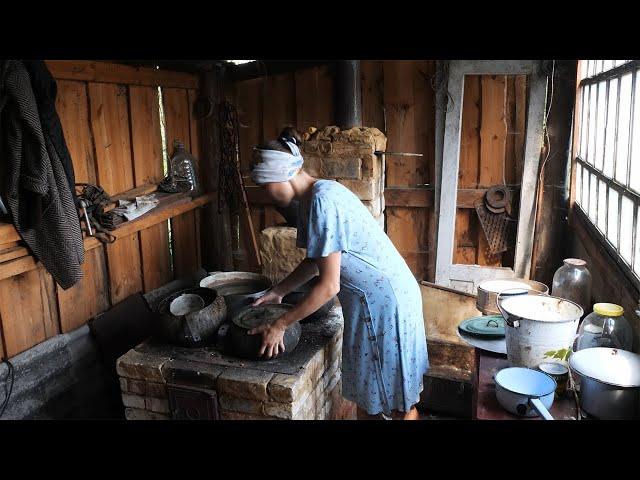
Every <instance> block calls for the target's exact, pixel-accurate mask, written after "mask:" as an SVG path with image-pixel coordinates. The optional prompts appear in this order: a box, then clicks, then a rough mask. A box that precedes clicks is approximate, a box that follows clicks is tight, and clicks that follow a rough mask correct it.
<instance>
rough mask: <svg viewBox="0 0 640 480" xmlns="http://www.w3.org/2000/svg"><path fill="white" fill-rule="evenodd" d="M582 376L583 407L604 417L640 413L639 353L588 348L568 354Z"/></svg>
mask: <svg viewBox="0 0 640 480" xmlns="http://www.w3.org/2000/svg"><path fill="white" fill-rule="evenodd" d="M569 366H570V367H571V369H572V370H573V371H574V372H575V373H577V374H578V376H579V379H580V407H581V408H582V409H583V410H584V411H585V412H586V413H587V414H589V415H591V416H593V417H595V418H598V419H601V420H627V419H636V418H638V417H639V416H640V412H639V410H640V355H636V354H635V353H631V352H628V351H626V350H620V349H617V348H604V347H595V348H585V349H583V350H579V351H577V352H574V353H573V354H572V355H571V356H570V357H569Z"/></svg>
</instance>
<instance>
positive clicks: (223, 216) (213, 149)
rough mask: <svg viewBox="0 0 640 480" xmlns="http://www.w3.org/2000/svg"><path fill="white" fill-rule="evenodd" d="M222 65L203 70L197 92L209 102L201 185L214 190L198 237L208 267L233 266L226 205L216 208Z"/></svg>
mask: <svg viewBox="0 0 640 480" xmlns="http://www.w3.org/2000/svg"><path fill="white" fill-rule="evenodd" d="M223 86H224V67H218V66H217V67H214V70H212V71H208V72H204V74H203V77H202V88H201V92H200V95H201V96H202V97H204V98H208V99H209V101H210V102H211V104H212V108H211V110H210V113H209V115H207V116H206V117H205V118H204V119H202V159H201V160H200V165H201V169H200V171H201V176H202V185H203V186H204V188H205V190H206V191H207V192H213V193H214V200H213V201H212V202H211V203H210V204H208V205H206V206H205V207H204V208H203V209H202V212H201V215H202V216H201V228H200V239H201V244H202V266H203V267H204V268H205V269H206V270H207V271H217V270H220V271H229V270H233V256H232V246H231V225H230V218H229V209H228V208H227V207H224V208H223V209H222V211H221V212H219V211H218V165H219V163H220V126H219V125H218V112H219V106H220V103H221V102H222V101H223V100H224V88H223Z"/></svg>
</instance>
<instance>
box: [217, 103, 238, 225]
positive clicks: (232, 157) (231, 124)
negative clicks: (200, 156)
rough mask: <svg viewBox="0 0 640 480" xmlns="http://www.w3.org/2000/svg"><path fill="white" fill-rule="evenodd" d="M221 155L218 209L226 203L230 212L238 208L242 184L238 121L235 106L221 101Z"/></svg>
mask: <svg viewBox="0 0 640 480" xmlns="http://www.w3.org/2000/svg"><path fill="white" fill-rule="evenodd" d="M220 128H221V132H220V137H221V152H222V153H221V156H220V164H219V167H218V192H219V195H218V211H219V212H221V211H222V207H223V206H224V205H225V204H226V205H227V206H228V207H229V212H230V213H231V214H236V213H238V211H239V210H240V206H241V205H240V203H241V202H240V199H241V198H242V184H241V180H240V147H239V135H238V132H239V123H238V111H237V110H236V107H235V106H234V105H233V104H231V103H229V102H223V103H222V104H221V108H220Z"/></svg>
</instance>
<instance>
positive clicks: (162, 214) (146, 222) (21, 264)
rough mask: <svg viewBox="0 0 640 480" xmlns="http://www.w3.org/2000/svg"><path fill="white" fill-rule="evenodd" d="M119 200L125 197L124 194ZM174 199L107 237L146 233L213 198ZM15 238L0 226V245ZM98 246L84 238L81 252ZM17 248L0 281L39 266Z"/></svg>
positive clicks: (0, 270)
mask: <svg viewBox="0 0 640 480" xmlns="http://www.w3.org/2000/svg"><path fill="white" fill-rule="evenodd" d="M122 196H125V194H123V195H122ZM176 197H177V198H176V200H173V201H169V202H167V203H166V204H164V205H160V206H158V207H156V208H154V209H153V210H151V211H150V212H148V213H146V214H144V215H142V216H141V217H138V218H136V219H135V220H131V221H128V222H124V223H122V224H121V225H120V226H118V228H116V229H115V230H112V231H111V232H110V233H111V234H112V235H113V236H114V237H116V242H117V241H118V239H119V238H122V237H127V236H129V235H132V234H134V233H136V232H139V231H140V230H144V229H147V228H149V227H152V226H154V225H157V224H158V223H161V222H166V221H167V220H169V219H170V218H173V217H176V216H178V215H182V214H183V213H185V212H188V211H190V210H194V209H196V208H198V207H202V206H203V205H206V204H207V203H210V202H211V201H212V200H213V198H214V194H213V193H207V194H204V195H201V196H199V197H196V198H193V199H192V198H191V197H188V196H185V195H176ZM16 236H17V239H18V240H21V238H20V235H19V234H18V232H17V231H16V229H15V227H14V226H13V225H11V224H2V225H0V244H3V243H8V242H11V241H14V240H13V239H14V238H15V237H16ZM7 239H9V240H7ZM101 245H103V244H102V242H101V241H100V240H98V239H97V238H95V237H85V238H84V249H85V251H89V250H91V249H94V248H97V247H100V246H101ZM19 248H21V249H22V250H18V251H16V250H15V249H12V252H13V256H14V257H17V258H14V259H12V260H9V261H6V262H2V263H0V280H4V279H5V278H9V277H13V276H14V275H19V274H21V273H24V272H27V271H29V270H33V269H35V268H37V267H38V265H39V263H40V262H37V261H36V260H35V258H34V257H33V256H32V255H30V254H29V251H28V249H27V248H26V247H19ZM17 252H20V254H21V255H20V256H18V254H17Z"/></svg>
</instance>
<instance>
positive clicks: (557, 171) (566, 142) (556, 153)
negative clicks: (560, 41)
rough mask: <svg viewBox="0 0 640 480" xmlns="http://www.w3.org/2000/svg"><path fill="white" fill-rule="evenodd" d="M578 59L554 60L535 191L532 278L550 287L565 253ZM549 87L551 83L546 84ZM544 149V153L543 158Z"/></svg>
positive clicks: (567, 246) (566, 253)
mask: <svg viewBox="0 0 640 480" xmlns="http://www.w3.org/2000/svg"><path fill="white" fill-rule="evenodd" d="M576 69H577V62H576V61H575V60H567V61H556V66H555V75H554V85H553V98H552V99H549V100H547V109H548V108H549V105H548V102H549V101H552V102H553V103H552V104H551V111H550V113H549V119H548V120H547V129H548V131H549V142H550V152H549V158H548V160H547V162H546V164H545V166H544V171H543V172H542V177H543V178H542V182H541V183H542V184H541V185H539V192H538V215H537V218H536V230H535V231H536V236H535V243H534V250H533V259H532V269H533V270H532V272H533V275H532V277H533V278H534V279H535V280H537V281H540V282H543V283H545V284H546V285H549V286H551V282H552V280H553V274H554V272H555V270H556V269H557V268H558V267H560V266H562V260H563V258H565V256H568V254H569V251H568V248H569V245H570V244H569V242H567V241H566V238H568V237H567V234H568V232H567V215H568V212H569V204H568V202H569V185H568V184H567V183H566V182H567V169H568V168H569V165H570V159H569V155H570V149H571V143H570V142H571V123H572V122H571V120H572V113H573V108H574V101H575V98H576V97H575V92H576V75H577V72H576ZM549 90H550V85H549ZM546 155H547V151H546V150H545V151H544V152H543V161H544V158H545V157H546Z"/></svg>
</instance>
